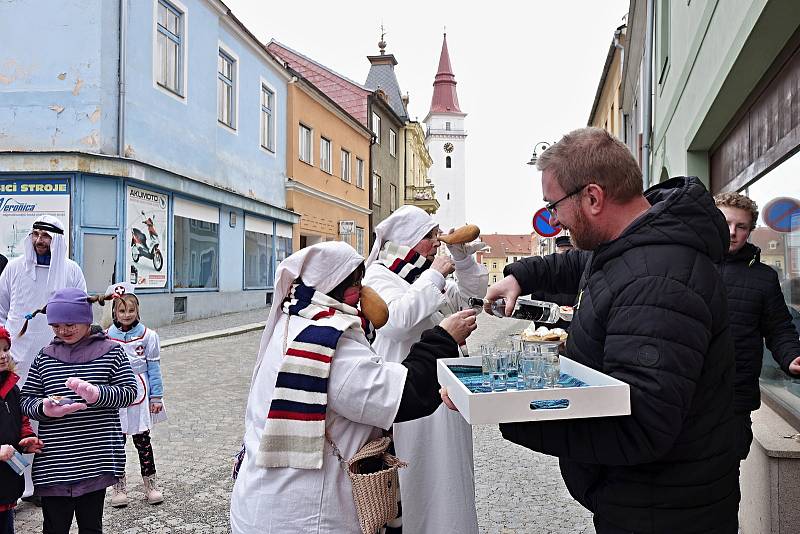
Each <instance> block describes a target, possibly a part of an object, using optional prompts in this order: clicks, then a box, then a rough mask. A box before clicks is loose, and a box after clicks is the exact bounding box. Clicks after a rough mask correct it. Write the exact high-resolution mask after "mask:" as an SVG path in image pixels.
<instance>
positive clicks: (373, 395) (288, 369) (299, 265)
mask: <svg viewBox="0 0 800 534" xmlns="http://www.w3.org/2000/svg"><path fill="white" fill-rule="evenodd" d="M363 262H364V258H363V257H362V256H360V255H359V254H358V253H357V252H356V251H355V250H354V249H353V248H352V247H351V246H350V245H348V244H346V243H342V242H326V243H319V244H316V245H313V246H311V247H308V248H305V249H302V250H300V251H299V252H296V253H294V254H292V255H291V256H289V257H288V258H286V259H285V260H284V261H283V262H281V264H280V265H279V267H278V270H277V273H276V278H275V294H274V301H273V302H274V304H273V306H272V309H271V311H270V314H269V316H268V318H267V325H266V327H265V329H264V334H263V336H262V339H261V347H260V349H259V355H258V359H257V361H256V365H255V370H254V371H253V380H252V384H251V388H250V394H249V398H248V402H247V411H246V415H245V436H244V451H243V452H244V454H243V458H242V459H241V463H240V464H239V465H240V466H239V467H238V476H237V478H236V483H235V485H234V487H233V494H232V496H231V509H230V524H231V529H232V531H233V532H234V533H235V534H250V533H253V534H255V533H259V534H261V533H267V532H269V533H280V534H284V533H286V532H314V533H318V534H319V533H326V534H334V533H335V534H347V533H353V534H356V533H360V532H361V528H360V526H359V521H358V518H357V515H356V509H355V504H354V501H353V494H352V486H351V482H350V480H349V478H348V476H347V474H346V473H345V472H344V470H343V468H342V465H340V463H339V460H338V459H337V457H336V456H334V452H333V446H332V443H335V444H336V446H337V447H338V449H339V450H340V451H341V456H342V457H343V458H344V459H349V458H351V457H352V456H353V455H354V454H355V453H356V451H357V450H358V449H359V448H361V447H362V446H363V445H364V444H366V443H367V442H368V441H370V440H371V439H375V438H376V437H380V435H381V429H388V428H390V427H391V426H392V423H394V422H395V421H403V420H409V419H412V418H415V417H423V416H426V415H428V414H430V413H433V411H434V410H435V409H436V408H437V406H438V405H439V404H440V398H439V394H438V389H439V386H438V384H437V382H436V358H441V357H454V356H456V355H457V353H458V344H459V343H463V342H464V340H465V339H466V337H467V336H468V335H469V333H470V332H472V331H473V330H474V329H475V312H474V311H473V310H468V311H464V312H461V313H460V314H457V315H454V316H453V317H451V318H450V319H448V320H446V321H443V322H442V323H441V324H440V325H439V326H435V325H434V326H435V328H432V329H431V330H429V331H427V332H425V333H424V334H423V335H422V341H421V342H420V343H418V344H417V345H416V346H415V347H414V349H413V350H412V351H411V354H410V355H408V358H407V360H406V363H405V364H398V363H393V362H387V361H385V360H384V359H383V358H382V357H381V356H379V355H378V354H376V353H375V352H374V351H373V350H372V348H371V346H370V343H369V341H368V340H367V336H370V337H371V334H372V333H374V331H373V330H372V329H371V328H370V327H369V325H368V323H367V322H366V320H365V319H364V317H363V315H362V314H361V313H360V312H359V310H358V309H357V308H356V306H357V305H358V302H359V299H360V298H361V292H362V287H361V279H362V276H363V274H364V264H363ZM328 438H329V439H328Z"/></svg>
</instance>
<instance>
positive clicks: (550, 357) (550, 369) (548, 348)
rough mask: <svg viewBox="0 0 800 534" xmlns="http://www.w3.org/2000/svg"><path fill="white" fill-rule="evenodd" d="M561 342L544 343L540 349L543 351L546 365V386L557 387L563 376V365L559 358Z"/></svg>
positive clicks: (543, 359)
mask: <svg viewBox="0 0 800 534" xmlns="http://www.w3.org/2000/svg"><path fill="white" fill-rule="evenodd" d="M558 346H559V343H542V344H541V346H540V347H539V350H540V351H541V353H542V361H543V366H544V379H545V387H547V388H557V387H559V385H558V379H559V377H560V376H561V365H560V362H559V358H558Z"/></svg>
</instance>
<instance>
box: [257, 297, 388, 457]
mask: <svg viewBox="0 0 800 534" xmlns="http://www.w3.org/2000/svg"><path fill="white" fill-rule="evenodd" d="M283 312H284V313H286V314H287V315H289V316H292V315H298V316H300V317H303V318H306V319H310V320H311V321H314V324H312V325H309V326H307V327H305V328H304V329H303V330H301V331H300V333H299V334H297V337H295V338H294V339H293V340H292V341H291V342H289V343H288V344H285V347H286V348H285V354H284V357H283V360H282V361H281V366H280V369H279V370H278V378H277V381H276V383H275V391H274V392H273V395H272V401H271V403H270V406H269V412H268V414H267V421H266V425H265V426H264V434H263V435H262V437H261V443H260V444H259V447H258V452H257V454H256V465H258V466H260V467H293V468H296V469H321V468H322V454H323V450H324V447H325V412H326V410H327V406H328V376H329V374H330V367H331V361H332V359H333V355H334V353H335V352H336V345H337V344H338V343H339V338H340V337H341V336H342V334H343V333H344V332H345V331H346V330H348V329H350V328H354V329H355V328H360V329H363V330H364V331H365V333H367V339H370V338H372V339H374V330H373V328H372V325H370V323H369V322H368V321H367V320H366V319H365V318H364V317H363V316H362V315H361V314H360V312H359V311H358V310H357V309H356V308H353V307H352V306H348V305H347V304H344V303H342V302H339V301H337V300H335V299H333V298H331V297H329V296H328V295H325V294H324V293H319V292H317V291H315V290H314V288H312V287H308V286H305V285H303V284H302V283H297V284H294V285H293V286H292V289H291V291H290V292H289V296H288V297H287V298H286V300H285V301H284V303H283ZM287 320H288V319H287ZM370 341H371V339H370Z"/></svg>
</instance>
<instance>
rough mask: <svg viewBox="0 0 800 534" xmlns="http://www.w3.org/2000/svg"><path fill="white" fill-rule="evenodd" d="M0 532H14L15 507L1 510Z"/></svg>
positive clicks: (1, 533)
mask: <svg viewBox="0 0 800 534" xmlns="http://www.w3.org/2000/svg"><path fill="white" fill-rule="evenodd" d="M0 534H14V509H13V508H12V509H11V510H6V511H5V512H0Z"/></svg>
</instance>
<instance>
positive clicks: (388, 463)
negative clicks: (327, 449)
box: [347, 437, 407, 534]
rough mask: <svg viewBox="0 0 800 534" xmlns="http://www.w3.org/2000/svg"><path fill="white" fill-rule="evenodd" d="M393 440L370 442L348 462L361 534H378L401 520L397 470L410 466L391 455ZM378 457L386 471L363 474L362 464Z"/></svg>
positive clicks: (384, 439) (387, 438) (383, 439)
mask: <svg viewBox="0 0 800 534" xmlns="http://www.w3.org/2000/svg"><path fill="white" fill-rule="evenodd" d="M391 442H392V439H391V438H389V437H383V438H380V439H376V440H373V441H370V442H369V443H367V444H366V445H364V446H363V447H361V449H359V450H358V452H356V453H355V454H354V455H353V457H352V458H350V460H348V461H347V467H348V469H347V474H348V475H349V476H350V480H351V481H352V482H353V500H354V501H355V505H356V512H357V513H358V521H359V523H360V524H361V532H363V533H364V534H375V533H378V532H380V530H381V528H383V526H384V525H385V524H386V523H388V522H389V521H391V520H393V519H394V518H396V517H397V500H398V499H397V497H398V491H399V487H400V486H399V480H398V475H397V470H398V469H400V468H401V467H405V466H406V465H407V464H406V463H405V462H403V461H402V460H400V459H399V458H397V457H396V456H394V455H392V454H389V453H388V452H386V451H387V449H388V448H389V445H390V444H391ZM375 457H378V458H379V459H380V460H381V462H382V469H380V470H378V471H376V472H374V473H360V471H361V469H360V463H361V462H363V461H364V460H366V459H368V458H375Z"/></svg>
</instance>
